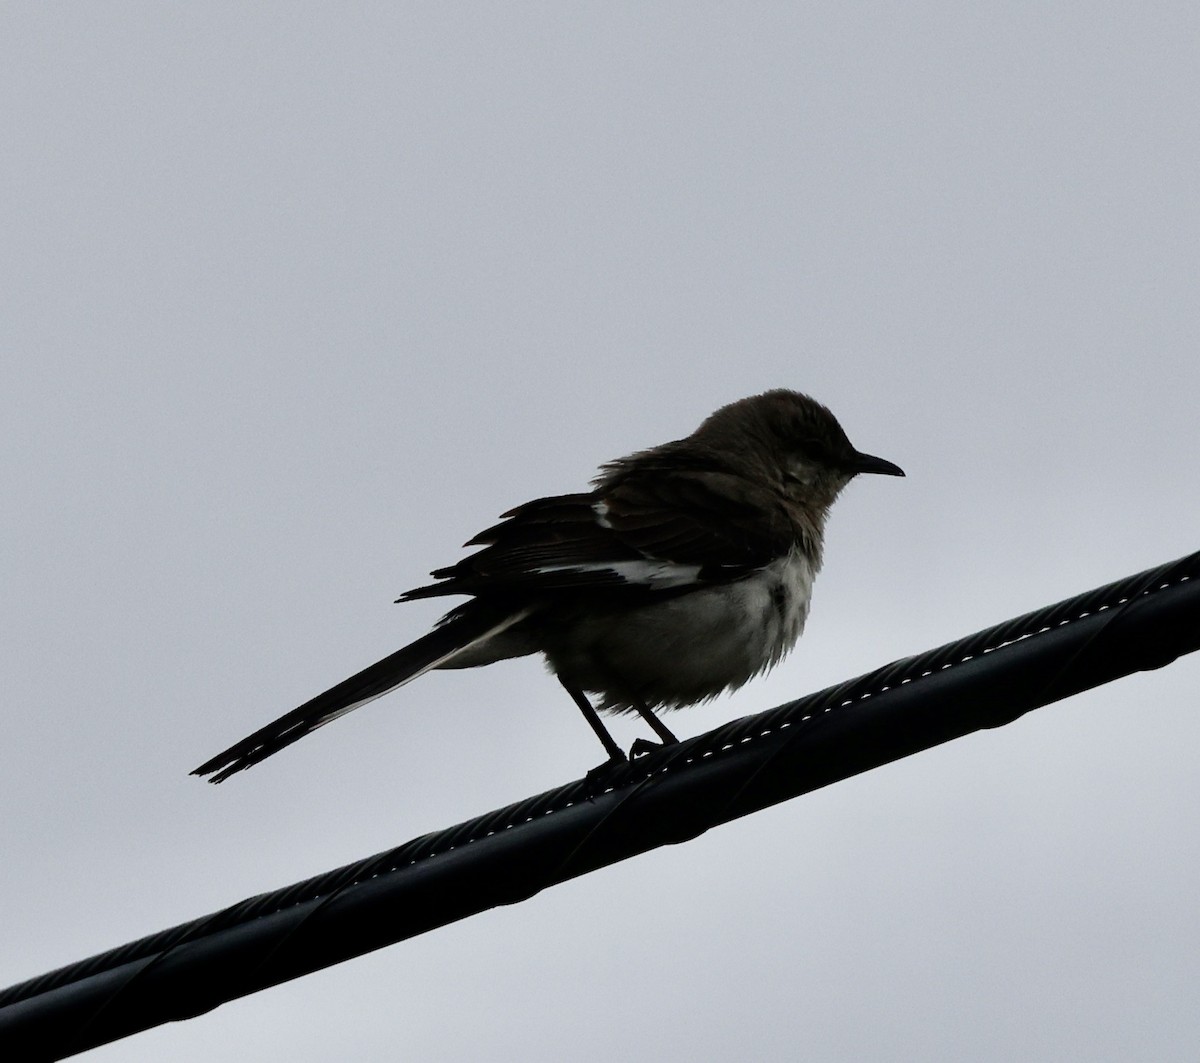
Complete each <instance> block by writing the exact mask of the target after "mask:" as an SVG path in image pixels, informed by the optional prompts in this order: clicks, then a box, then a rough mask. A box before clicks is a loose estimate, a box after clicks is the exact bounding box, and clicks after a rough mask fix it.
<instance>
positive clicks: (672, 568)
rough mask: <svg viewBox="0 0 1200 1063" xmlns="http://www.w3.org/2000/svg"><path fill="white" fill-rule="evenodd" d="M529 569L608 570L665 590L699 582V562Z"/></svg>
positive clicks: (649, 561) (543, 572)
mask: <svg viewBox="0 0 1200 1063" xmlns="http://www.w3.org/2000/svg"><path fill="white" fill-rule="evenodd" d="M531 571H533V572H536V573H537V574H538V575H547V574H548V573H551V572H608V573H612V574H613V575H614V576H617V577H618V578H619V579H621V580H622V581H623V582H625V583H634V584H637V585H638V586H640V587H650V588H652V589H654V590H665V589H666V588H668V587H688V586H691V585H693V584H698V583H699V579H698V577H699V575H700V566H699V565H679V564H676V563H675V562H673V561H655V560H653V559H651V558H647V559H646V560H644V561H609V562H605V563H599V562H596V563H593V564H585V565H539V566H538V567H537V568H534V569H532V570H531Z"/></svg>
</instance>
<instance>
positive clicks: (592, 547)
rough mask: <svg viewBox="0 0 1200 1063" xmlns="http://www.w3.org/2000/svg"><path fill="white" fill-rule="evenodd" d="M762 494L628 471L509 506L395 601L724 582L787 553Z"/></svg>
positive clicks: (704, 477) (719, 480)
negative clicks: (583, 488)
mask: <svg viewBox="0 0 1200 1063" xmlns="http://www.w3.org/2000/svg"><path fill="white" fill-rule="evenodd" d="M770 503H771V499H770V498H769V497H768V496H765V493H764V492H762V491H761V490H756V489H754V488H753V487H752V485H748V484H746V482H745V481H743V480H741V478H740V477H738V476H736V475H734V474H730V473H722V472H713V471H696V472H681V471H674V470H673V471H671V472H670V473H669V474H667V475H663V474H662V471H661V470H659V471H658V472H657V474H656V475H644V474H643V475H637V474H630V475H626V476H622V477H620V478H615V479H614V480H613V481H612V482H609V483H607V484H605V483H602V484H601V486H600V487H598V488H597V489H596V490H595V491H589V492H585V493H581V494H573V495H557V496H554V497H552V498H540V499H536V500H535V501H533V502H527V503H526V504H525V505H523V506H518V507H517V508H516V509H512V510H509V511H508V512H507V513H506V514H504V517H505V518H506V519H505V520H503V521H502V522H501V523H499V524H497V525H495V526H494V527H491V528H488V529H487V530H486V531H483V532H480V533H479V534H478V535H477V536H475V537H474V538H473V539H472V540H470V542H468V543H467V544H466V545H467V546H480V547H482V549H481V550H479V551H478V552H477V553H475V554H472V555H471V556H470V557H467V558H465V559H463V560H462V561H460V562H459V563H458V564H456V565H451V566H449V567H448V568H442V569H437V570H435V571H434V572H433V573H432V575H433V576H435V577H436V578H437V579H438V580H439V581H440V582H438V583H433V584H430V585H428V586H425V587H417V588H416V589H414V590H411V591H409V592H407V593H406V594H404V595H403V596H402V597H401V598H400V599H398V600H399V601H409V600H411V599H414V598H428V597H434V596H439V595H445V594H474V595H509V594H516V595H518V596H520V597H525V596H527V595H539V594H543V593H555V592H562V591H570V590H585V589H595V590H604V591H613V592H620V591H623V592H627V593H639V594H645V593H651V594H661V593H680V592H682V591H686V590H689V589H692V588H695V587H697V586H701V585H706V584H709V585H711V584H713V583H721V582H728V581H730V580H734V579H738V578H740V577H741V576H744V575H746V574H747V573H748V572H750V571H753V570H754V569H756V568H760V567H762V566H763V565H765V564H767V563H768V562H770V561H771V560H772V559H774V558H776V557H779V556H781V555H782V554H784V553H786V552H787V550H788V549H789V547H790V546H791V544H792V536H791V534H790V528H789V527H788V525H787V523H786V521H785V519H784V518H783V516H782V515H781V514H780V513H779V512H777V511H776V509H775V508H774V507H773V506H772V505H771V504H770Z"/></svg>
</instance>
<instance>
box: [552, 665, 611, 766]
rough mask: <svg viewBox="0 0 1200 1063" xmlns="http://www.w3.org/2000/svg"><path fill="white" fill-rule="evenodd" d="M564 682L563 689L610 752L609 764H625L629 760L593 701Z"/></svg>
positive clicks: (560, 680)
mask: <svg viewBox="0 0 1200 1063" xmlns="http://www.w3.org/2000/svg"><path fill="white" fill-rule="evenodd" d="M559 682H560V683H562V685H563V689H564V690H566V692H567V693H568V694H570V695H571V699H572V700H573V701H574V702H575V704H576V705H578V706H579V711H580V712H582V713H583V718H584V719H585V720H587V722H588V726H590V727H591V729H592V730H593V731H595V732H596V737H597V738H599V739H600V744H601V745H602V746H604V751H605V752H606V753H607V754H608V763H609V764H624V763H625V762H626V760H627V758H626V756H625V754H624V752H622V750H621V747H620V746H619V745H617V743H616V740H615V739H614V738H613V736H612V735H610V734H609V733H608V728H607V727H605V726H604V724H603V723H601V722H600V715H599V713H597V712H596V710H595V708H593V707H592V703H591V702H590V701H588V699H587V695H585V694H584V692H583V691H582V690H576V689H575V688H574V687H570V686H567V684H566V683H563V681H562V679H559Z"/></svg>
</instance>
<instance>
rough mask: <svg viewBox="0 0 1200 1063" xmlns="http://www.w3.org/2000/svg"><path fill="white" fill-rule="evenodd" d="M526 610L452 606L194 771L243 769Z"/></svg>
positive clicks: (225, 773)
mask: <svg viewBox="0 0 1200 1063" xmlns="http://www.w3.org/2000/svg"><path fill="white" fill-rule="evenodd" d="M529 613H530V610H529V609H518V610H515V611H513V612H508V613H501V614H497V613H496V612H494V611H492V610H487V611H484V610H475V609H471V608H469V607H468V608H464V609H462V610H461V611H459V610H456V611H455V614H452V616H451V617H450V618H449V619H447V621H446V622H445V623H443V624H441V625H439V626H438V627H436V628H434V630H433V631H431V632H430V633H429V634H428V635H425V636H423V637H421V638H419V639H417V641H416V642H412V643H410V644H409V645H407V646H405V647H403V649H399V650H397V651H396V652H395V653H393V654H391V655H389V656H387V657H385V658H384V659H383V660H382V661H376V662H375V663H374V664H372V665H370V666H369V667H367V668H364V669H363V670H362V671H361V672H359V673H358V674H357V675H353V676H351V677H350V678H349V679H344V680H343V681H342V682H340V683H338V685H337V686H335V687H331V688H330V689H329V690H327V691H325V693H323V694H318V695H317V696H316V697H315V698H313V699H312V700H311V701H306V702H305V703H304V704H303V705H301V706H300V707H299V708H296V709H293V710H292V711H291V712H289V713H285V714H284V715H283V716H280V717H279V719H277V720H274V721H273V722H271V723H269V724H267V725H266V726H265V727H260V728H259V729H258V730H257V731H255V732H254V734H252V735H248V736H247V737H246V738H243V739H242V740H241V741H240V742H235V743H234V744H233V745H232V746H230V747H229V748H228V749H226V750H225V751H224V752H222V753H218V754H217V755H216V756H215V757H213V758H212V759H211V760H206V761H205V762H204V763H203V764H201V765H200V767H198V768H196V769H195V771H193V772H192V774H193V775H211V776H212V778H210V779H209V780H208V781H209V782H213V783H218V782H223V781H224V780H226V779H228V778H229V776H231V775H233V774H235V773H236V772H239V771H244V770H245V769H246V768H249V767H251V766H252V765H254V764H257V763H258V762H259V761H260V760H266V758H267V757H269V756H271V755H272V754H275V753H278V752H279V751H280V750H281V749H283V748H285V747H286V746H290V745H291V744H292V743H293V742H296V741H299V740H300V739H301V738H303V737H304V736H305V735H307V734H309V733H310V732H312V731H315V730H316V729H317V728H318V727H322V726H324V725H325V724H327V723H329V722H331V721H332V720H336V719H337V718H338V717H339V716H344V715H345V714H346V713H348V712H351V711H353V710H354V709H357V708H358V707H359V706H360V705H365V704H367V702H369V701H374V700H375V699H376V698H378V697H381V696H382V695H384V694H386V693H388V691H390V690H395V689H396V688H397V687H400V686H403V685H404V684H405V683H408V682H410V681H411V680H413V679H416V678H417V677H418V676H420V675H424V674H425V673H426V672H428V671H429V670H430V669H433V668H437V667H438V666H439V665H443V664H445V663H446V662H447V661H449V660H451V659H452V658H454V657H456V656H458V654H460V653H462V652H463V651H465V650H468V649H470V648H472V647H474V646H477V645H479V643H481V642H484V641H486V640H487V639H489V638H491V637H492V636H494V635H497V634H499V633H500V632H501V631H504V630H505V629H506V628H509V627H511V626H512V625H513V624H515V623H517V622H518V621H520V620H523V619H525V617H527V616H528V615H529Z"/></svg>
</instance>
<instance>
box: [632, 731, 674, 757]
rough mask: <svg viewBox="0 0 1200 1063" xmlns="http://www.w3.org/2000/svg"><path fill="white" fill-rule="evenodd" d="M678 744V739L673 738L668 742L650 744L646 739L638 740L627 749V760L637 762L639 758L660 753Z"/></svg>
mask: <svg viewBox="0 0 1200 1063" xmlns="http://www.w3.org/2000/svg"><path fill="white" fill-rule="evenodd" d="M678 744H679V739H678V738H675V737H674V736H672V737H671V741H669V742H651V741H650V739H648V738H639V739H637V740H636V741H635V742H634V743H633V745H631V746H630V747H629V759H630V760H637V759H638V758H639V757H645V756H649V754H651V753H660V752H662V750H664V749H666V748H667V747H668V746H675V745H678Z"/></svg>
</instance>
